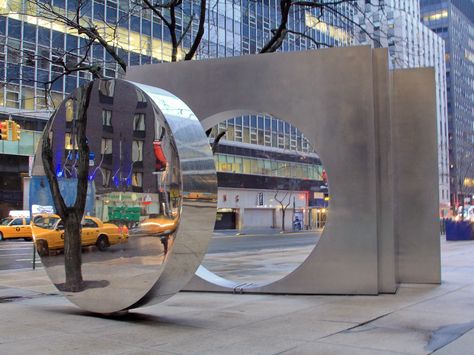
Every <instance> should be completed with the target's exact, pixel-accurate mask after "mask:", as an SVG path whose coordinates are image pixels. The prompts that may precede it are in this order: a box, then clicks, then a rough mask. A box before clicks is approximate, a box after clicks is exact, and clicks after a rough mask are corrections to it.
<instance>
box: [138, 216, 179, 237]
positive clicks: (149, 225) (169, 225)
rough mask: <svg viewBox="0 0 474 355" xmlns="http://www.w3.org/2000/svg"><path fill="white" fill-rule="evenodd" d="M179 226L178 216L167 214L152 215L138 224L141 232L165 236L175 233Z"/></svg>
mask: <svg viewBox="0 0 474 355" xmlns="http://www.w3.org/2000/svg"><path fill="white" fill-rule="evenodd" d="M177 227H178V218H177V217H175V218H171V217H166V216H157V217H150V218H147V219H145V220H143V221H142V222H141V223H140V224H139V225H138V232H139V233H140V234H147V235H157V236H165V235H169V234H171V233H174V231H175V230H176V228H177Z"/></svg>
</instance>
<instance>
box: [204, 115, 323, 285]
mask: <svg viewBox="0 0 474 355" xmlns="http://www.w3.org/2000/svg"><path fill="white" fill-rule="evenodd" d="M221 132H225V135H224V136H223V137H222V138H221V139H220V140H219V143H218V146H217V150H216V153H215V156H214V158H215V164H216V170H217V172H218V174H217V176H218V186H219V189H218V205H217V207H218V209H217V218H216V223H215V230H214V235H213V239H212V241H211V244H210V246H209V249H208V252H207V254H206V256H205V259H204V261H203V266H204V267H206V268H207V269H208V270H210V271H212V272H214V273H215V274H217V275H218V276H220V277H223V278H225V279H228V280H230V281H234V282H236V283H238V284H244V283H245V284H255V285H257V284H258V285H260V284H266V283H270V282H273V281H276V280H278V279H280V278H282V277H283V276H285V275H287V274H289V273H290V272H291V271H293V270H294V269H295V268H296V267H298V266H299V265H300V264H301V263H302V262H303V261H304V260H305V259H306V258H307V257H308V255H309V254H310V253H311V251H312V250H313V249H314V247H315V245H316V244H317V242H318V241H319V238H320V236H321V233H322V231H323V228H324V226H325V223H326V218H327V213H328V203H329V191H328V181H327V174H326V171H325V169H324V167H323V164H322V162H321V160H320V157H319V156H318V154H317V153H316V152H315V151H314V149H313V148H312V146H311V144H310V143H309V141H308V139H307V138H306V137H305V136H304V134H303V133H302V132H301V131H300V130H298V129H297V128H296V127H294V126H292V125H290V124H289V123H287V122H285V121H283V120H281V119H277V118H274V117H271V116H268V115H263V114H260V115H258V114H255V115H245V116H240V117H233V118H230V119H228V120H226V121H224V122H221V123H219V124H218V125H217V126H214V127H213V128H212V131H211V135H210V136H211V137H212V138H216V137H219V136H220V133H221ZM216 139H218V138H216Z"/></svg>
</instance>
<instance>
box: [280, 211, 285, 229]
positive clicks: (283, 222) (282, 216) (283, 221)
mask: <svg viewBox="0 0 474 355" xmlns="http://www.w3.org/2000/svg"><path fill="white" fill-rule="evenodd" d="M285 212H286V210H284V209H282V210H281V230H282V231H283V232H284V231H285Z"/></svg>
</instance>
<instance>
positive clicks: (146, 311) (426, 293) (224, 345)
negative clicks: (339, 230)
mask: <svg viewBox="0 0 474 355" xmlns="http://www.w3.org/2000/svg"><path fill="white" fill-rule="evenodd" d="M473 255H474V241H473V242H450V243H446V242H444V241H443V242H442V262H443V284H442V285H440V286H436V285H407V284H405V285H401V287H400V289H399V291H398V292H397V294H396V295H380V296H274V295H231V294H212V293H180V294H178V295H176V296H174V297H172V298H171V299H169V300H168V301H166V302H164V303H162V304H159V305H155V306H152V307H146V308H140V309H137V310H133V311H131V312H130V313H129V314H128V315H125V316H122V317H103V316H97V315H93V314H90V313H86V312H83V311H81V310H79V309H78V308H76V307H75V306H73V305H72V304H70V303H69V302H68V301H67V300H65V299H64V298H63V297H62V296H60V295H59V294H58V293H57V292H56V291H55V289H54V288H53V287H52V286H51V284H50V283H49V281H48V280H47V277H46V275H45V273H44V271H43V270H36V271H8V272H6V271H3V272H0V314H1V316H0V317H1V318H0V319H1V322H0V353H1V354H31V353H33V352H34V353H36V354H64V353H68V354H193V353H194V354H277V353H284V354H389V353H395V354H396V353H398V354H428V353H432V352H434V353H435V354H469V353H472V349H473V348H474V330H473V329H474V257H473Z"/></svg>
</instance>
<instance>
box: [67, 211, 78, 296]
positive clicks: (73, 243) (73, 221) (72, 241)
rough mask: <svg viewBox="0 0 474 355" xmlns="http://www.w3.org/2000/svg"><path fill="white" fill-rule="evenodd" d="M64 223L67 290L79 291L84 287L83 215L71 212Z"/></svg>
mask: <svg viewBox="0 0 474 355" xmlns="http://www.w3.org/2000/svg"><path fill="white" fill-rule="evenodd" d="M63 223H64V267H65V271H66V283H65V285H64V289H65V291H69V292H79V291H82V289H83V282H82V281H83V280H82V269H81V265H82V255H81V254H82V248H81V217H79V216H77V214H76V213H69V214H68V215H67V217H66V218H65V219H64V220H63Z"/></svg>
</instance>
